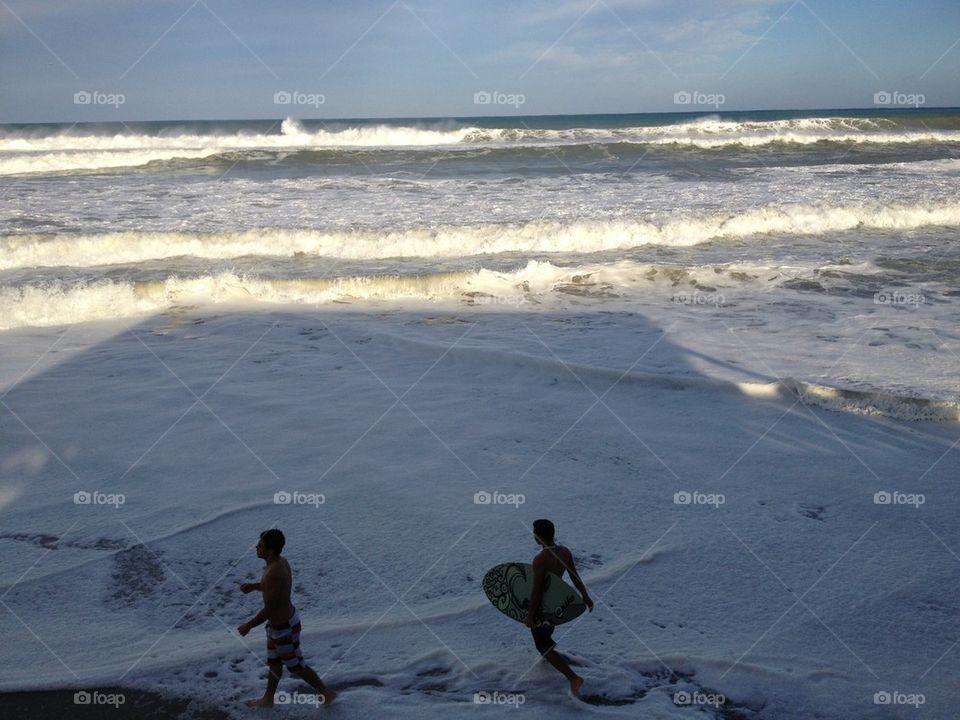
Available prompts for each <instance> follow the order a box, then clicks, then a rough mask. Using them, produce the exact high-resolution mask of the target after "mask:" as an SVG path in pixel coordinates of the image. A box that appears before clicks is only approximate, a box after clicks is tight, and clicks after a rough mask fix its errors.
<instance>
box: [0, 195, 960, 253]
mask: <svg viewBox="0 0 960 720" xmlns="http://www.w3.org/2000/svg"><path fill="white" fill-rule="evenodd" d="M930 226H943V227H957V226H960V202H948V201H944V202H926V203H913V204H902V205H886V204H880V203H876V204H850V205H834V206H831V205H827V204H794V205H770V206H765V207H759V208H753V209H749V210H745V211H742V212H722V213H711V214H703V213H677V214H655V215H650V216H646V217H638V218H633V219H629V218H625V219H617V220H579V221H572V222H562V221H559V220H557V221H548V220H537V221H531V222H526V223H502V224H476V225H441V226H436V227H431V226H419V227H416V226H414V227H397V228H382V229H345V230H344V229H329V230H325V229H301V230H285V229H262V230H238V231H228V232H211V233H193V232H137V231H130V232H119V233H105V234H97V235H81V234H77V235H66V234H57V235H46V234H41V235H8V236H5V237H0V270H10V269H15V268H26V267H57V266H71V267H94V266H99V265H111V264H134V263H142V262H146V261H148V260H156V259H165V258H174V257H181V256H190V257H196V258H204V259H218V260H225V259H231V258H239V257H247V256H264V257H268V256H270V257H287V258H292V257H295V256H297V255H305V256H315V257H329V258H337V259H342V260H376V259H389V258H464V257H477V256H481V255H497V254H503V253H514V252H517V253H538V254H549V253H597V252H604V251H610V250H626V249H630V248H636V247H642V246H645V245H662V246H667V247H689V246H695V245H700V244H703V243H707V242H712V241H723V240H741V239H748V238H758V237H760V236H763V235H766V234H783V235H826V234H829V233H831V232H838V231H845V230H855V229H874V230H880V231H902V230H913V229H917V228H922V227H930Z"/></svg>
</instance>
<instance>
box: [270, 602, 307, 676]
mask: <svg viewBox="0 0 960 720" xmlns="http://www.w3.org/2000/svg"><path fill="white" fill-rule="evenodd" d="M266 631H267V662H276V661H277V660H280V661H281V662H282V663H283V664H284V667H286V668H287V669H293V668H297V667H300V664H301V661H302V660H303V654H302V653H301V652H300V613H299V612H297V610H296V608H294V610H293V615H291V616H290V619H289V620H287V622H285V623H283V624H282V625H277V626H273V625H271V624H270V621H269V620H268V621H267V624H266Z"/></svg>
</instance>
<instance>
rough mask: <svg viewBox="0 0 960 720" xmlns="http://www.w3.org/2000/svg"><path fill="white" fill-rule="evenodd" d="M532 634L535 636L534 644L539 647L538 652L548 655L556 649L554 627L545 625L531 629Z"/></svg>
mask: <svg viewBox="0 0 960 720" xmlns="http://www.w3.org/2000/svg"><path fill="white" fill-rule="evenodd" d="M530 634H531V635H533V644H534V645H536V646H537V652H539V653H540V654H541V655H546V654H547V653H548V652H550V651H551V650H553V648H554V647H556V643H555V642H554V641H553V625H549V624H546V623H545V624H543V625H540V626H539V627H534V628H530Z"/></svg>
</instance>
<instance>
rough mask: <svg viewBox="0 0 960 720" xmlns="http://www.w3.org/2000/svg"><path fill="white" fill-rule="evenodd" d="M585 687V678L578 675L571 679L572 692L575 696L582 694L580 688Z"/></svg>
mask: <svg viewBox="0 0 960 720" xmlns="http://www.w3.org/2000/svg"><path fill="white" fill-rule="evenodd" d="M582 687H583V678H582V677H580V676H579V675H577V676H576V677H575V678H574V679H573V680H571V681H570V692H572V693H573V694H574V695H575V696H579V695H580V688H582Z"/></svg>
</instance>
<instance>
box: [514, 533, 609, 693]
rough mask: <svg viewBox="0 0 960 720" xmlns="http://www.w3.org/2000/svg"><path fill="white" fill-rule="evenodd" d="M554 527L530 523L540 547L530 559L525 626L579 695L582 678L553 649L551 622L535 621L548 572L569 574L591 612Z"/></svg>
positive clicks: (590, 607) (559, 575)
mask: <svg viewBox="0 0 960 720" xmlns="http://www.w3.org/2000/svg"><path fill="white" fill-rule="evenodd" d="M554 534H555V528H554V526H553V523H552V522H550V521H549V520H543V519H541V520H535V521H534V523H533V537H534V539H535V540H536V541H537V544H538V545H540V547H541V548H543V549H542V550H540V552H539V553H537V556H536V557H535V558H534V559H533V589H532V590H531V591H530V606H529V611H528V612H527V627H529V628H530V632H531V633H532V635H533V642H534V644H535V645H536V646H537V650H538V651H539V653H540V654H541V655H542V656H543V657H544V659H545V660H546V661H547V662H548V663H550V664H551V665H553V666H554V667H555V668H556V669H557V670H558V671H560V672H561V673H562V674H563V676H564V677H565V678H566V679H567V681H568V682H569V683H570V691H571V692H572V693H573V694H574V695H578V694H579V692H580V688H581V687H582V686H583V678H582V677H580V676H579V675H577V674H576V673H575V672H574V671H573V670H572V669H571V668H570V664H569V663H568V662H567V659H566V658H565V657H564V656H563V655H561V654H560V653H558V652H557V651H556V650H555V649H554V648H555V647H556V645H555V643H554V642H553V624H552V623H550V622H549V621H545V620H542V619H541V620H539V621H538V620H537V614H538V613H539V612H540V604H541V601H542V600H543V588H544V579H545V578H546V575H547V573H548V572H552V573H553V574H554V575H556V576H557V577H559V578H560V579H563V573H564V572H567V573H570V581H571V582H572V583H573V585H574V587H576V589H577V591H578V592H579V593H580V596H581V597H582V598H583V603H584V605H586V606H587V609H588V610H589V611H590V612H593V600H591V599H590V596H589V595H588V594H587V588H586V587H585V586H584V584H583V581H582V580H581V579H580V576H579V575H578V574H577V569H576V566H575V565H574V563H573V553H571V552H570V550H568V549H567V548H566V547H564V546H563V545H557V544H556V543H555V542H554V539H553V538H554Z"/></svg>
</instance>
